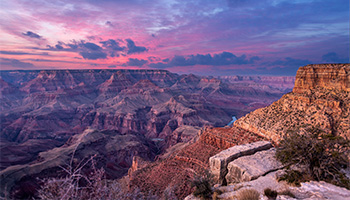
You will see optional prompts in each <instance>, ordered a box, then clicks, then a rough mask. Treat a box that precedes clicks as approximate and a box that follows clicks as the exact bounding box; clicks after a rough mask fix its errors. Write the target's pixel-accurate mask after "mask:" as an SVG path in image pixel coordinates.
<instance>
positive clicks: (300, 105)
mask: <svg viewBox="0 0 350 200" xmlns="http://www.w3.org/2000/svg"><path fill="white" fill-rule="evenodd" d="M349 83H350V64H324V65H308V66H305V67H301V68H300V69H299V70H298V72H297V77H296V81H295V87H294V90H293V92H292V93H288V94H286V95H284V96H283V97H282V98H281V99H280V100H278V101H276V102H274V103H273V104H271V105H270V106H268V107H265V108H261V109H257V110H255V111H253V112H251V113H249V114H248V115H246V116H244V117H242V118H240V119H238V120H237V121H235V123H234V126H237V127H240V128H242V129H245V130H248V131H250V132H253V133H256V134H259V135H261V136H263V137H265V138H268V139H271V140H273V141H275V142H278V141H279V140H280V139H281V138H282V137H283V136H284V135H285V134H286V133H287V132H289V131H292V132H302V133H306V132H310V131H313V130H315V129H321V130H322V131H324V132H325V133H329V134H333V135H340V136H343V137H347V138H350V129H349V127H350V117H349V116H350V106H349V105H350V95H349V89H350V87H349V86H350V85H349Z"/></svg>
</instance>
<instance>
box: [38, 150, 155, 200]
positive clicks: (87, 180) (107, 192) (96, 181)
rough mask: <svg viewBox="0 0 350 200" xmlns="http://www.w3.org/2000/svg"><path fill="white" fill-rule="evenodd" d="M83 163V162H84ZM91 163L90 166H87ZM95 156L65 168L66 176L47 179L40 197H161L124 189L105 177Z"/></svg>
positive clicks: (131, 199) (50, 199)
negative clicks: (97, 164)
mask: <svg viewBox="0 0 350 200" xmlns="http://www.w3.org/2000/svg"><path fill="white" fill-rule="evenodd" d="M82 163H83V164H82ZM89 163H90V166H87V165H88V164H89ZM95 166H96V165H95V163H94V157H91V158H90V159H88V160H87V161H85V162H81V163H80V164H79V165H78V166H77V167H76V168H73V167H72V164H70V166H69V167H67V168H63V169H64V171H66V172H67V176H66V177H64V178H49V179H45V180H44V181H43V182H44V183H43V186H42V188H41V189H40V190H39V191H38V193H39V195H38V196H39V198H41V199H45V200H57V199H60V200H69V199H94V200H112V199H113V200H114V199H126V200H134V199H135V200H136V199H159V198H158V197H157V196H155V195H153V194H147V195H145V194H143V193H142V192H141V191H140V190H138V189H135V190H134V191H131V192H128V191H125V190H123V189H122V188H123V187H122V186H121V185H120V184H119V183H118V181H117V180H107V179H105V171H104V169H103V168H101V169H97V168H96V167H95ZM84 167H90V169H91V170H92V172H91V173H89V174H84V173H83V172H82V169H83V168H84Z"/></svg>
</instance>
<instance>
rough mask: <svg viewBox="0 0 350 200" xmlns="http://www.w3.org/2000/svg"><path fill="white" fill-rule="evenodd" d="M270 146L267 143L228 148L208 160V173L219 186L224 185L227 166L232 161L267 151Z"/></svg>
mask: <svg viewBox="0 0 350 200" xmlns="http://www.w3.org/2000/svg"><path fill="white" fill-rule="evenodd" d="M271 147H272V144H271V143H270V142H267V141H259V142H255V143H250V144H245V145H238V146H234V147H231V148H228V149H226V150H224V151H221V152H220V153H218V154H216V155H215V156H212V157H210V158H209V166H210V172H211V173H212V174H213V176H214V181H215V182H217V183H220V184H226V183H227V182H226V180H225V176H226V174H227V172H228V170H227V165H228V164H229V163H230V162H232V161H233V160H235V159H237V158H239V157H241V156H246V155H252V154H254V153H255V152H258V151H262V150H267V149H269V148H271Z"/></svg>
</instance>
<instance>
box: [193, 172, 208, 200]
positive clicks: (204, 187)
mask: <svg viewBox="0 0 350 200" xmlns="http://www.w3.org/2000/svg"><path fill="white" fill-rule="evenodd" d="M191 185H192V187H194V188H195V190H194V192H193V195H194V196H196V197H199V198H201V199H212V195H213V190H212V177H211V174H210V173H209V172H206V173H205V175H204V176H196V177H195V178H194V180H193V181H192V183H191Z"/></svg>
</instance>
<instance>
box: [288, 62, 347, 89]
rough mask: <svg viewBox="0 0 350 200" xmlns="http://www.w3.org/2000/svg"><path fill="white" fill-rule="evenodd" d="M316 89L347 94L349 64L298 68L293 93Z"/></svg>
mask: <svg viewBox="0 0 350 200" xmlns="http://www.w3.org/2000/svg"><path fill="white" fill-rule="evenodd" d="M317 87H321V88H324V89H329V90H344V91H347V92H349V91H350V64H321V65H307V66H305V67H300V68H299V70H298V72H297V75H296V79H295V86H294V89H293V92H294V93H303V92H307V91H310V90H314V89H316V88H317Z"/></svg>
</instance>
